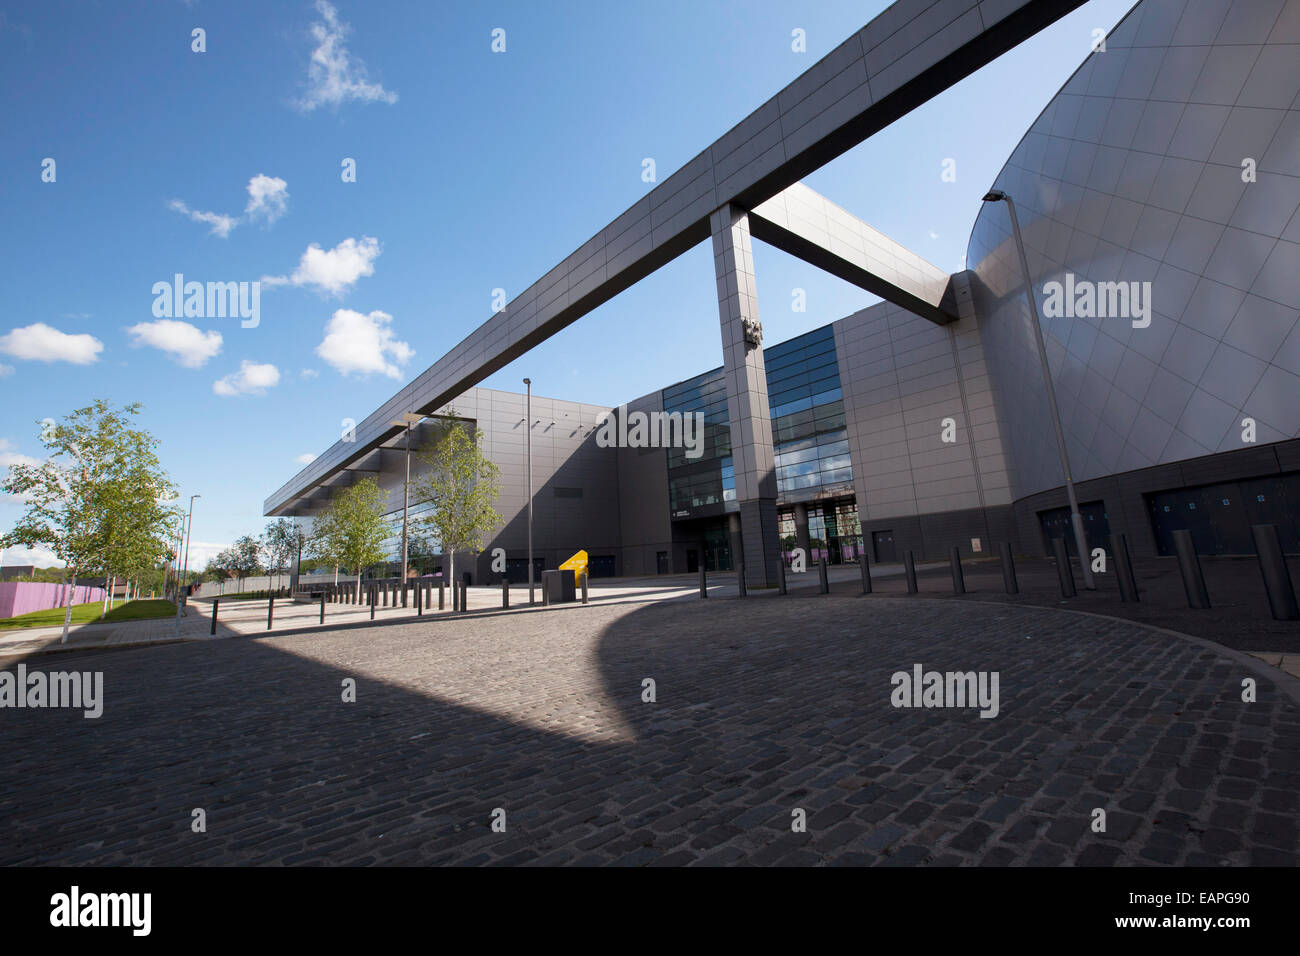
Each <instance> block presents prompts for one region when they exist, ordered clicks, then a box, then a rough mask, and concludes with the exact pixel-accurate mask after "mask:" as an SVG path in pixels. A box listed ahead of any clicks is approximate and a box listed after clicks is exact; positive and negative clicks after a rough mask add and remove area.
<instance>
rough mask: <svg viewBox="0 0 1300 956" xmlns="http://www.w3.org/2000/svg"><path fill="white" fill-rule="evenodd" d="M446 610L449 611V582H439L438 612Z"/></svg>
mask: <svg viewBox="0 0 1300 956" xmlns="http://www.w3.org/2000/svg"><path fill="white" fill-rule="evenodd" d="M446 609H447V582H445V581H439V582H438V610H439V611H445V610H446Z"/></svg>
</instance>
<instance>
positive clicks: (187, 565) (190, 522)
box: [181, 495, 203, 580]
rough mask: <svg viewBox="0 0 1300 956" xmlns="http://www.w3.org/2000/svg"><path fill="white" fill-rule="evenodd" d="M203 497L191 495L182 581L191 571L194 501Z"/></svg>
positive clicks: (186, 525)
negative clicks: (191, 533) (191, 532)
mask: <svg viewBox="0 0 1300 956" xmlns="http://www.w3.org/2000/svg"><path fill="white" fill-rule="evenodd" d="M202 497H203V496H202V495H190V514H189V518H187V519H186V522H185V564H184V567H183V568H182V570H181V580H184V579H185V575H187V574H188V573H189V570H190V531H191V530H192V529H193V527H194V499H195V498H202Z"/></svg>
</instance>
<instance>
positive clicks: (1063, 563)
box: [1052, 538, 1078, 598]
mask: <svg viewBox="0 0 1300 956" xmlns="http://www.w3.org/2000/svg"><path fill="white" fill-rule="evenodd" d="M1052 553H1053V554H1054V555H1055V556H1056V577H1057V580H1058V581H1060V582H1061V597H1067V598H1072V597H1074V596H1075V594H1076V593H1078V592H1076V591H1075V590H1074V572H1073V571H1072V570H1071V569H1070V555H1069V552H1067V551H1066V550H1065V538H1053V539H1052Z"/></svg>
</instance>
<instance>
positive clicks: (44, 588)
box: [0, 581, 104, 617]
mask: <svg viewBox="0 0 1300 956" xmlns="http://www.w3.org/2000/svg"><path fill="white" fill-rule="evenodd" d="M67 599H68V585H66V584H41V583H39V582H36V581H0V617H15V616H16V615H19V614H27V613H28V612H30V611H47V610H49V609H50V608H53V607H63V604H64V602H65V601H66V600H67ZM103 600H104V589H103V588H87V587H82V586H81V585H80V584H78V585H77V590H76V593H74V594H73V595H72V603H73V604H89V603H90V602H91V601H103Z"/></svg>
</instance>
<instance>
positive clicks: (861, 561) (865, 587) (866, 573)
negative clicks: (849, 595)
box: [858, 551, 871, 594]
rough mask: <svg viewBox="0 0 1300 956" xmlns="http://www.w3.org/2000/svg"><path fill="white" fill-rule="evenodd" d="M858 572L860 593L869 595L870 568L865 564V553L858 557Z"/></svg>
mask: <svg viewBox="0 0 1300 956" xmlns="http://www.w3.org/2000/svg"><path fill="white" fill-rule="evenodd" d="M858 565H859V567H858V570H859V571H860V572H861V573H862V593H863V594H870V593H871V568H870V567H869V566H868V564H867V552H865V551H863V552H862V553H861V554H859V555H858Z"/></svg>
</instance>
